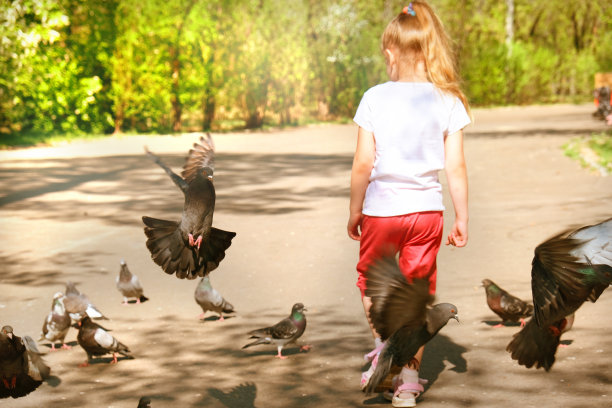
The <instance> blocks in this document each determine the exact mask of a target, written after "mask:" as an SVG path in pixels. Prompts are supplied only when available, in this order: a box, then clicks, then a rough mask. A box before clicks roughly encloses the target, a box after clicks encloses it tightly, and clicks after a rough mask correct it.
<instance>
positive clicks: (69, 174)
mask: <svg viewBox="0 0 612 408" xmlns="http://www.w3.org/2000/svg"><path fill="white" fill-rule="evenodd" d="M593 110H594V108H593V106H592V105H555V106H532V107H521V108H497V109H486V110H484V109H483V110H480V109H479V110H475V119H476V121H475V124H474V125H472V126H470V127H469V128H468V129H467V131H466V140H465V154H466V159H467V163H468V173H469V185H470V225H469V228H470V230H469V243H468V246H467V247H465V248H461V249H458V248H451V247H443V248H442V249H441V251H440V254H439V258H438V259H439V261H438V267H439V269H438V270H439V273H438V291H437V298H438V300H439V301H444V302H452V303H454V304H456V305H457V306H458V309H459V315H460V319H461V323H460V324H458V323H456V322H455V321H451V322H450V323H449V324H448V325H447V326H446V327H445V328H444V329H443V330H442V331H441V333H440V334H439V335H438V336H437V337H436V338H435V339H434V340H433V341H432V342H431V343H430V344H429V346H428V347H427V349H426V353H425V358H424V361H423V365H422V371H421V376H422V377H424V378H426V379H428V380H429V384H428V386H427V387H426V392H425V393H424V394H423V395H422V397H421V398H420V399H419V401H418V406H419V407H440V406H448V407H515V406H521V407H526V408H527V407H537V408H549V407H550V408H552V407H559V406H563V407H577V408H578V407H585V406H601V407H603V406H612V368H611V367H612V358H611V357H610V356H611V355H612V315H611V314H610V310H612V296H611V294H610V291H609V290H608V291H607V292H606V293H604V294H603V295H602V296H601V298H600V299H599V301H598V302H597V303H595V304H590V303H589V304H585V305H584V306H583V307H582V308H581V309H580V310H579V311H578V313H577V317H576V322H575V324H574V327H573V329H572V330H571V331H570V332H568V333H566V334H565V335H564V336H563V340H564V342H565V343H568V344H569V345H568V347H564V348H561V349H559V351H558V352H557V362H556V364H555V365H554V367H553V369H552V370H551V371H550V372H548V373H547V372H544V371H543V370H535V369H526V368H524V367H521V366H518V365H517V364H516V362H514V361H513V360H511V359H510V356H509V354H508V353H507V352H506V351H505V348H506V345H507V343H508V342H509V341H510V339H511V338H512V335H513V334H514V333H515V332H516V331H517V330H518V327H516V326H509V327H503V328H494V327H493V326H494V325H495V324H496V323H498V319H497V316H495V315H494V314H493V313H492V312H491V311H490V310H489V309H488V307H487V305H486V303H485V297H484V290H483V289H482V288H481V287H480V282H481V280H482V279H484V278H489V279H492V280H493V281H495V282H497V283H498V284H499V285H500V286H502V287H503V288H505V289H506V290H508V291H510V292H511V293H513V294H515V295H517V296H519V297H522V298H525V299H529V298H530V293H531V289H530V263H531V258H532V256H533V249H534V248H535V246H536V245H537V244H538V243H540V242H542V241H543V240H545V239H547V238H548V237H550V236H551V235H553V234H555V233H557V232H559V231H561V230H564V229H565V228H568V227H570V226H579V225H586V224H592V223H596V222H598V221H601V220H603V219H605V218H608V217H610V216H611V215H612V177H610V176H602V175H600V174H599V173H596V172H592V171H590V170H587V169H584V168H582V167H580V165H579V163H577V162H576V161H573V160H571V159H569V158H567V157H565V156H564V155H563V150H562V147H561V146H562V145H563V144H564V143H566V142H567V141H569V140H570V139H572V138H573V137H577V136H588V135H590V134H591V133H594V132H601V131H602V130H603V129H604V126H605V125H604V123H603V122H600V121H596V120H594V119H593V118H592V117H591V112H592V111H593ZM356 133H357V131H356V128H355V126H354V125H350V124H349V125H317V126H308V127H303V128H296V129H289V130H279V131H273V130H272V131H266V132H240V133H226V134H213V137H214V140H215V143H216V148H217V156H216V169H215V186H216V189H217V194H218V195H217V207H216V210H215V218H214V225H215V226H216V227H218V228H222V229H227V230H230V231H236V232H237V236H236V238H235V239H234V241H233V244H232V246H231V247H230V248H229V250H228V251H227V256H226V258H225V260H224V261H223V262H222V263H221V265H220V266H219V268H218V269H217V270H215V271H214V272H213V273H212V274H211V281H212V284H213V286H215V287H216V288H217V289H218V290H219V291H220V292H221V293H222V294H223V295H224V296H225V297H226V298H227V299H228V300H229V301H230V302H231V303H233V304H234V306H235V308H236V310H237V313H236V315H235V317H232V318H228V319H226V320H225V321H223V322H219V321H216V320H215V319H214V318H212V317H208V318H206V319H205V320H199V319H198V317H197V316H198V314H199V313H200V312H201V310H200V309H199V307H198V305H197V304H196V303H195V301H194V299H193V292H194V290H195V287H196V284H197V282H196V281H188V280H179V279H177V278H175V277H174V276H168V275H166V274H165V273H164V272H162V271H161V269H160V268H159V267H158V266H157V265H155V264H154V263H153V262H152V260H151V258H150V255H149V253H148V251H147V249H146V247H145V245H144V242H145V236H144V233H143V225H142V221H141V217H142V216H143V215H148V216H152V217H157V218H165V219H178V218H179V217H180V212H181V209H182V195H181V193H180V191H179V190H178V189H177V188H176V187H175V186H174V185H173V184H172V182H171V181H170V179H169V178H168V177H167V176H166V174H165V173H164V172H163V171H162V170H161V169H160V168H159V167H157V166H156V165H155V164H154V163H153V162H152V161H151V160H149V159H148V158H147V157H146V155H145V154H144V153H143V146H144V145H147V146H148V147H149V149H150V150H152V151H154V152H156V153H158V154H159V155H160V156H161V157H162V159H163V160H164V161H166V163H167V164H169V165H170V166H171V167H172V168H174V169H175V170H177V171H178V170H179V169H180V167H181V166H182V164H183V161H184V157H185V156H186V153H187V151H188V149H189V147H190V146H191V144H192V143H193V142H195V141H196V140H197V138H198V135H197V134H184V135H180V136H124V137H109V138H107V139H101V140H95V141H85V142H73V143H68V144H59V145H55V146H50V147H37V148H31V149H17V150H6V151H0V225H1V227H0V242H1V245H0V265H1V266H0V271H1V272H0V324H2V325H4V324H10V325H12V326H13V328H14V331H15V333H16V334H18V335H30V336H32V337H33V338H35V339H38V337H39V333H40V328H41V325H42V322H43V320H44V318H45V316H46V315H47V313H48V312H49V310H50V306H51V299H52V296H53V294H54V293H55V292H57V291H61V290H63V288H64V284H65V282H66V281H68V280H70V281H73V282H75V283H76V284H77V287H78V288H79V289H80V290H81V291H82V292H84V293H85V294H87V295H88V296H89V298H90V299H91V300H92V302H93V303H94V304H95V305H96V306H97V307H98V308H99V309H100V310H102V312H103V313H104V314H105V315H106V316H108V317H109V319H110V320H108V321H104V322H102V324H103V325H104V326H105V327H106V328H108V329H111V330H112V334H113V335H114V336H115V337H117V338H118V339H119V340H120V341H122V342H123V343H125V344H127V345H128V346H129V347H130V349H131V350H132V352H133V354H134V356H135V358H134V359H133V360H127V359H120V361H119V363H118V364H108V362H109V361H110V358H109V357H110V356H107V357H105V358H102V359H101V360H100V362H98V363H96V364H92V365H91V366H89V367H85V368H79V367H78V364H79V363H82V362H83V361H84V360H85V357H86V354H85V352H84V351H83V350H82V349H81V348H80V346H78V345H77V344H76V333H77V332H76V330H73V329H71V331H70V332H69V333H68V336H67V341H68V342H69V343H70V344H72V345H73V348H72V349H71V350H62V351H56V352H49V346H48V345H46V343H45V342H39V346H40V348H41V349H42V350H43V351H45V352H47V354H46V355H45V360H46V361H47V363H48V364H49V365H50V366H51V369H52V377H51V378H50V379H48V380H47V381H46V382H45V383H43V384H42V385H41V386H40V387H39V388H38V389H37V390H36V391H34V392H33V393H31V394H30V395H28V396H26V397H24V398H20V399H17V400H13V399H5V400H2V401H0V405H1V406H3V407H5V406H6V407H34V406H45V407H136V405H137V403H138V399H139V398H140V397H141V396H143V395H147V396H150V397H151V399H152V403H151V406H152V407H154V408H158V407H232V408H233V407H363V406H390V404H389V403H387V402H386V401H385V400H384V399H383V398H382V397H381V396H380V395H370V396H366V395H364V394H363V393H362V392H361V391H359V386H358V384H359V379H360V375H361V371H362V370H363V369H365V367H366V366H365V365H364V361H363V354H364V353H366V352H368V351H369V350H370V349H371V348H372V345H373V342H372V339H371V337H370V334H369V331H368V327H367V324H366V322H365V318H364V315H363V311H362V308H361V303H360V297H359V292H358V290H357V288H356V286H355V281H356V272H355V264H356V262H357V253H358V243H357V242H355V241H351V240H350V239H349V238H348V236H347V234H346V222H347V219H348V196H349V178H350V168H351V162H352V155H353V152H354V149H355V141H356ZM441 178H442V180H443V182H444V175H443V174H442V177H441ZM445 203H446V206H447V211H446V213H445V234H446V233H447V231H448V228H449V227H450V225H451V223H452V219H453V213H452V206H451V205H450V201H449V198H448V195H447V194H446V191H445ZM121 259H125V261H126V262H127V264H128V266H129V267H130V269H131V270H132V272H134V273H135V274H137V275H138V276H139V277H140V280H141V282H142V284H143V286H144V288H145V295H146V296H148V297H149V298H150V300H149V301H148V302H145V303H143V304H140V305H134V304H131V305H129V306H123V305H122V304H121V301H122V297H121V295H120V294H119V292H118V291H117V290H116V288H115V277H116V276H117V275H118V272H119V262H120V260H121ZM296 302H302V303H304V304H305V305H306V307H307V308H308V312H307V313H306V316H307V321H308V326H307V329H306V332H305V334H304V336H303V337H302V338H301V339H300V341H299V343H298V345H297V346H288V347H287V348H286V350H285V352H286V354H287V355H288V357H289V358H288V359H286V360H278V359H276V358H274V355H275V354H276V350H275V348H274V347H272V346H258V347H253V348H249V349H246V350H242V349H241V347H242V346H243V345H244V344H246V342H247V335H246V333H247V332H248V331H250V330H252V329H255V328H259V327H262V326H266V325H270V324H272V323H275V322H277V321H278V320H280V319H281V318H283V317H285V316H286V315H288V314H289V311H290V309H291V306H292V305H293V304H294V303H296ZM302 344H309V345H311V346H312V349H311V350H310V351H309V352H304V353H302V352H299V345H302Z"/></svg>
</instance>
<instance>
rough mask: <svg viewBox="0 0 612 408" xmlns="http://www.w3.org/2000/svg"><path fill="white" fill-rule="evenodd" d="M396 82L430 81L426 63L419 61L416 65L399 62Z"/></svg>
mask: <svg viewBox="0 0 612 408" xmlns="http://www.w3.org/2000/svg"><path fill="white" fill-rule="evenodd" d="M398 68H399V70H398V73H397V78H396V79H394V81H395V82H429V80H428V79H427V70H426V69H425V63H423V61H419V62H417V63H416V64H414V65H408V64H399V66H398Z"/></svg>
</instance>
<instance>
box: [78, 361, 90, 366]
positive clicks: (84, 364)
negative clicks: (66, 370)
mask: <svg viewBox="0 0 612 408" xmlns="http://www.w3.org/2000/svg"><path fill="white" fill-rule="evenodd" d="M79 367H89V361H85V362H84V363H81V364H79Z"/></svg>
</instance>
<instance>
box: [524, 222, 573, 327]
mask: <svg viewBox="0 0 612 408" xmlns="http://www.w3.org/2000/svg"><path fill="white" fill-rule="evenodd" d="M566 236H567V232H563V233H561V234H559V235H556V236H554V237H552V238H550V239H549V240H547V241H545V242H543V243H541V244H540V245H538V246H537V247H536V249H535V255H534V257H533V261H532V263H531V291H532V294H533V306H534V316H535V319H536V322H537V323H538V325H540V326H544V325H546V322H552V321H556V320H559V319H562V318H563V317H564V316H566V315H567V314H568V313H571V311H569V312H568V308H570V307H571V306H570V304H571V303H572V299H575V298H578V297H582V296H584V294H583V293H582V292H584V285H583V284H582V278H583V275H582V274H581V273H580V271H581V270H582V269H583V268H584V264H582V263H580V262H579V260H578V258H577V257H575V256H573V255H571V252H572V251H573V250H575V249H576V248H577V247H578V246H579V245H580V243H581V241H580V240H576V239H572V238H567V237H566Z"/></svg>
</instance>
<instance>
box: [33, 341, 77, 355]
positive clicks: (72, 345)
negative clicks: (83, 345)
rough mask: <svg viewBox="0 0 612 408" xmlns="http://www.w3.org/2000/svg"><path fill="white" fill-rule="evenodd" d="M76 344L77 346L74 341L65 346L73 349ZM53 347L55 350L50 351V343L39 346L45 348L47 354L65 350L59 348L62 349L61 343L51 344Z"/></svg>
mask: <svg viewBox="0 0 612 408" xmlns="http://www.w3.org/2000/svg"><path fill="white" fill-rule="evenodd" d="M77 344H79V343H77V342H76V341H69V342H66V345H67V346H70V347H75V346H76V345H77ZM53 345H54V346H55V350H51V343H44V344H41V346H43V347H47V348H48V349H49V352H51V353H53V352H56V351H61V350H65V349H63V348H61V347H62V343H53Z"/></svg>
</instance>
